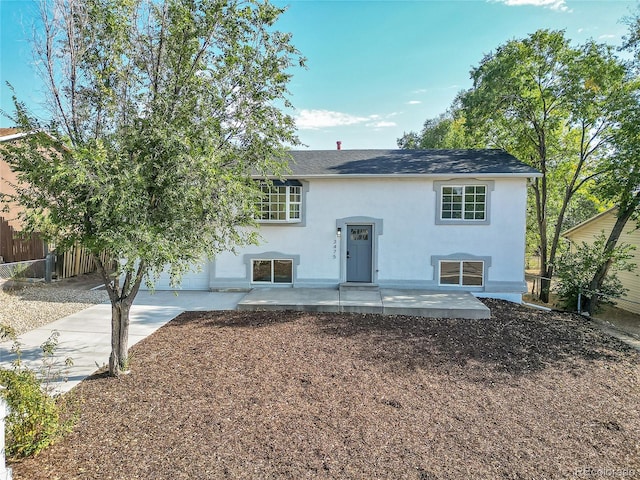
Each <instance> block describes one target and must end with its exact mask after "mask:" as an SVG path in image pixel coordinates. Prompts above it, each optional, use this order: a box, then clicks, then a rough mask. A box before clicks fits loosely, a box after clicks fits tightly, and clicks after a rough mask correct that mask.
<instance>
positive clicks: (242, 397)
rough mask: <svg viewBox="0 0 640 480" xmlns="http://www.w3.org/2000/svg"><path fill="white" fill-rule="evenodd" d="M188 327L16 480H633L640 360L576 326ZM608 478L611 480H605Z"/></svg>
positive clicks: (523, 318) (146, 354) (512, 309)
mask: <svg viewBox="0 0 640 480" xmlns="http://www.w3.org/2000/svg"><path fill="white" fill-rule="evenodd" d="M484 302H485V303H486V304H487V305H488V306H489V307H490V308H491V312H492V318H491V319H488V320H461V319H440V320H435V319H425V318H415V317H402V316H379V315H355V314H354V315H340V314H322V313H304V312H188V313H185V314H183V315H181V316H179V317H178V318H176V319H175V320H173V321H171V322H169V323H168V324H166V325H165V326H163V327H162V328H160V329H159V330H158V331H157V332H155V333H154V334H153V335H151V336H149V337H147V338H146V339H145V340H143V341H141V342H140V343H138V344H136V345H135V346H134V347H133V348H132V349H131V355H132V372H131V374H129V375H124V376H122V377H120V378H108V377H105V376H104V375H94V376H93V377H91V378H89V379H88V380H86V381H84V382H82V383H81V384H80V385H79V386H78V387H77V388H76V389H74V390H72V391H71V392H70V394H67V395H65V396H64V397H63V399H65V400H66V399H69V400H70V404H71V405H72V406H73V407H72V409H71V411H72V412H77V413H78V415H79V417H78V420H77V424H76V428H75V430H74V431H73V432H72V433H70V434H69V435H67V436H66V437H65V438H63V439H61V440H60V441H59V442H58V443H56V444H55V445H53V446H52V447H50V448H48V449H47V450H45V451H43V452H42V453H41V454H40V455H38V456H37V457H35V458H29V459H27V460H24V461H23V462H20V463H14V464H13V468H14V479H15V480H22V479H25V480H26V479H28V480H39V479H43V480H51V479H60V480H62V479H65V480H66V479H82V480H88V479H96V480H97V479H100V480H103V479H114V480H115V479H118V480H133V479H141V480H142V479H154V480H163V479H167V480H169V479H171V480H177V479H185V480H186V479H189V480H199V479H202V480H210V479H244V478H246V479H295V480H298V479H305V478H308V479H311V478H318V479H365V478H367V479H415V480H435V479H487V480H488V479H491V480H496V479H564V478H594V477H596V476H597V477H604V476H607V477H609V476H610V477H612V478H613V477H615V478H623V477H624V478H640V410H639V409H638V405H639V404H640V355H638V352H637V351H635V350H633V349H631V348H629V347H627V346H626V345H624V344H623V343H621V342H619V341H617V340H616V339H614V338H612V337H610V336H608V335H605V334H603V333H602V332H600V331H599V330H598V329H596V328H594V327H593V326H592V324H591V323H590V322H589V321H587V320H585V319H584V318H582V317H580V316H577V315H570V314H562V313H559V312H542V311H538V310H533V309H529V308H526V307H523V306H518V305H514V304H510V303H507V302H501V301H497V300H484ZM601 472H606V473H604V474H602V473H601Z"/></svg>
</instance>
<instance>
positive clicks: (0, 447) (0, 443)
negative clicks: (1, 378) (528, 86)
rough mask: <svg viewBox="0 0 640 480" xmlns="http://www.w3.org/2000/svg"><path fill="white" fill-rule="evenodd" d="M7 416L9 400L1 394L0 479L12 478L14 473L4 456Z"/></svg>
mask: <svg viewBox="0 0 640 480" xmlns="http://www.w3.org/2000/svg"><path fill="white" fill-rule="evenodd" d="M6 416H7V402H5V400H4V397H3V396H2V395H0V480H11V479H12V478H13V475H12V474H11V469H10V468H9V467H7V463H6V461H5V457H4V419H5V418H6Z"/></svg>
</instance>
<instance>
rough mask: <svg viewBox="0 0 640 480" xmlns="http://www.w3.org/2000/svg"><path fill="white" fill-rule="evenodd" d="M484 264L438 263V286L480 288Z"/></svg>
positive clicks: (443, 261)
mask: <svg viewBox="0 0 640 480" xmlns="http://www.w3.org/2000/svg"><path fill="white" fill-rule="evenodd" d="M483 280H484V262H477V261H469V260H461V261H457V260H456V261H450V260H442V261H441V262H440V285H457V286H465V287H482V285H483V284H484V281H483Z"/></svg>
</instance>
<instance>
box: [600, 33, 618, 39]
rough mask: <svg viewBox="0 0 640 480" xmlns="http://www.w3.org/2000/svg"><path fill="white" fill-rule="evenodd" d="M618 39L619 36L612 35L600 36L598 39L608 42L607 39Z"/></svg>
mask: <svg viewBox="0 0 640 480" xmlns="http://www.w3.org/2000/svg"><path fill="white" fill-rule="evenodd" d="M616 37H617V35H611V34H608V35H600V36H599V37H598V39H600V40H606V39H609V38H616Z"/></svg>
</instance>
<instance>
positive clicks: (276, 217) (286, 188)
mask: <svg viewBox="0 0 640 480" xmlns="http://www.w3.org/2000/svg"><path fill="white" fill-rule="evenodd" d="M260 190H261V191H262V199H261V201H260V202H259V204H258V220H259V221H261V222H300V220H301V215H300V212H301V206H302V184H301V183H300V182H298V181H297V180H288V181H286V182H280V181H274V182H272V183H271V184H267V183H261V184H260Z"/></svg>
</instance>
